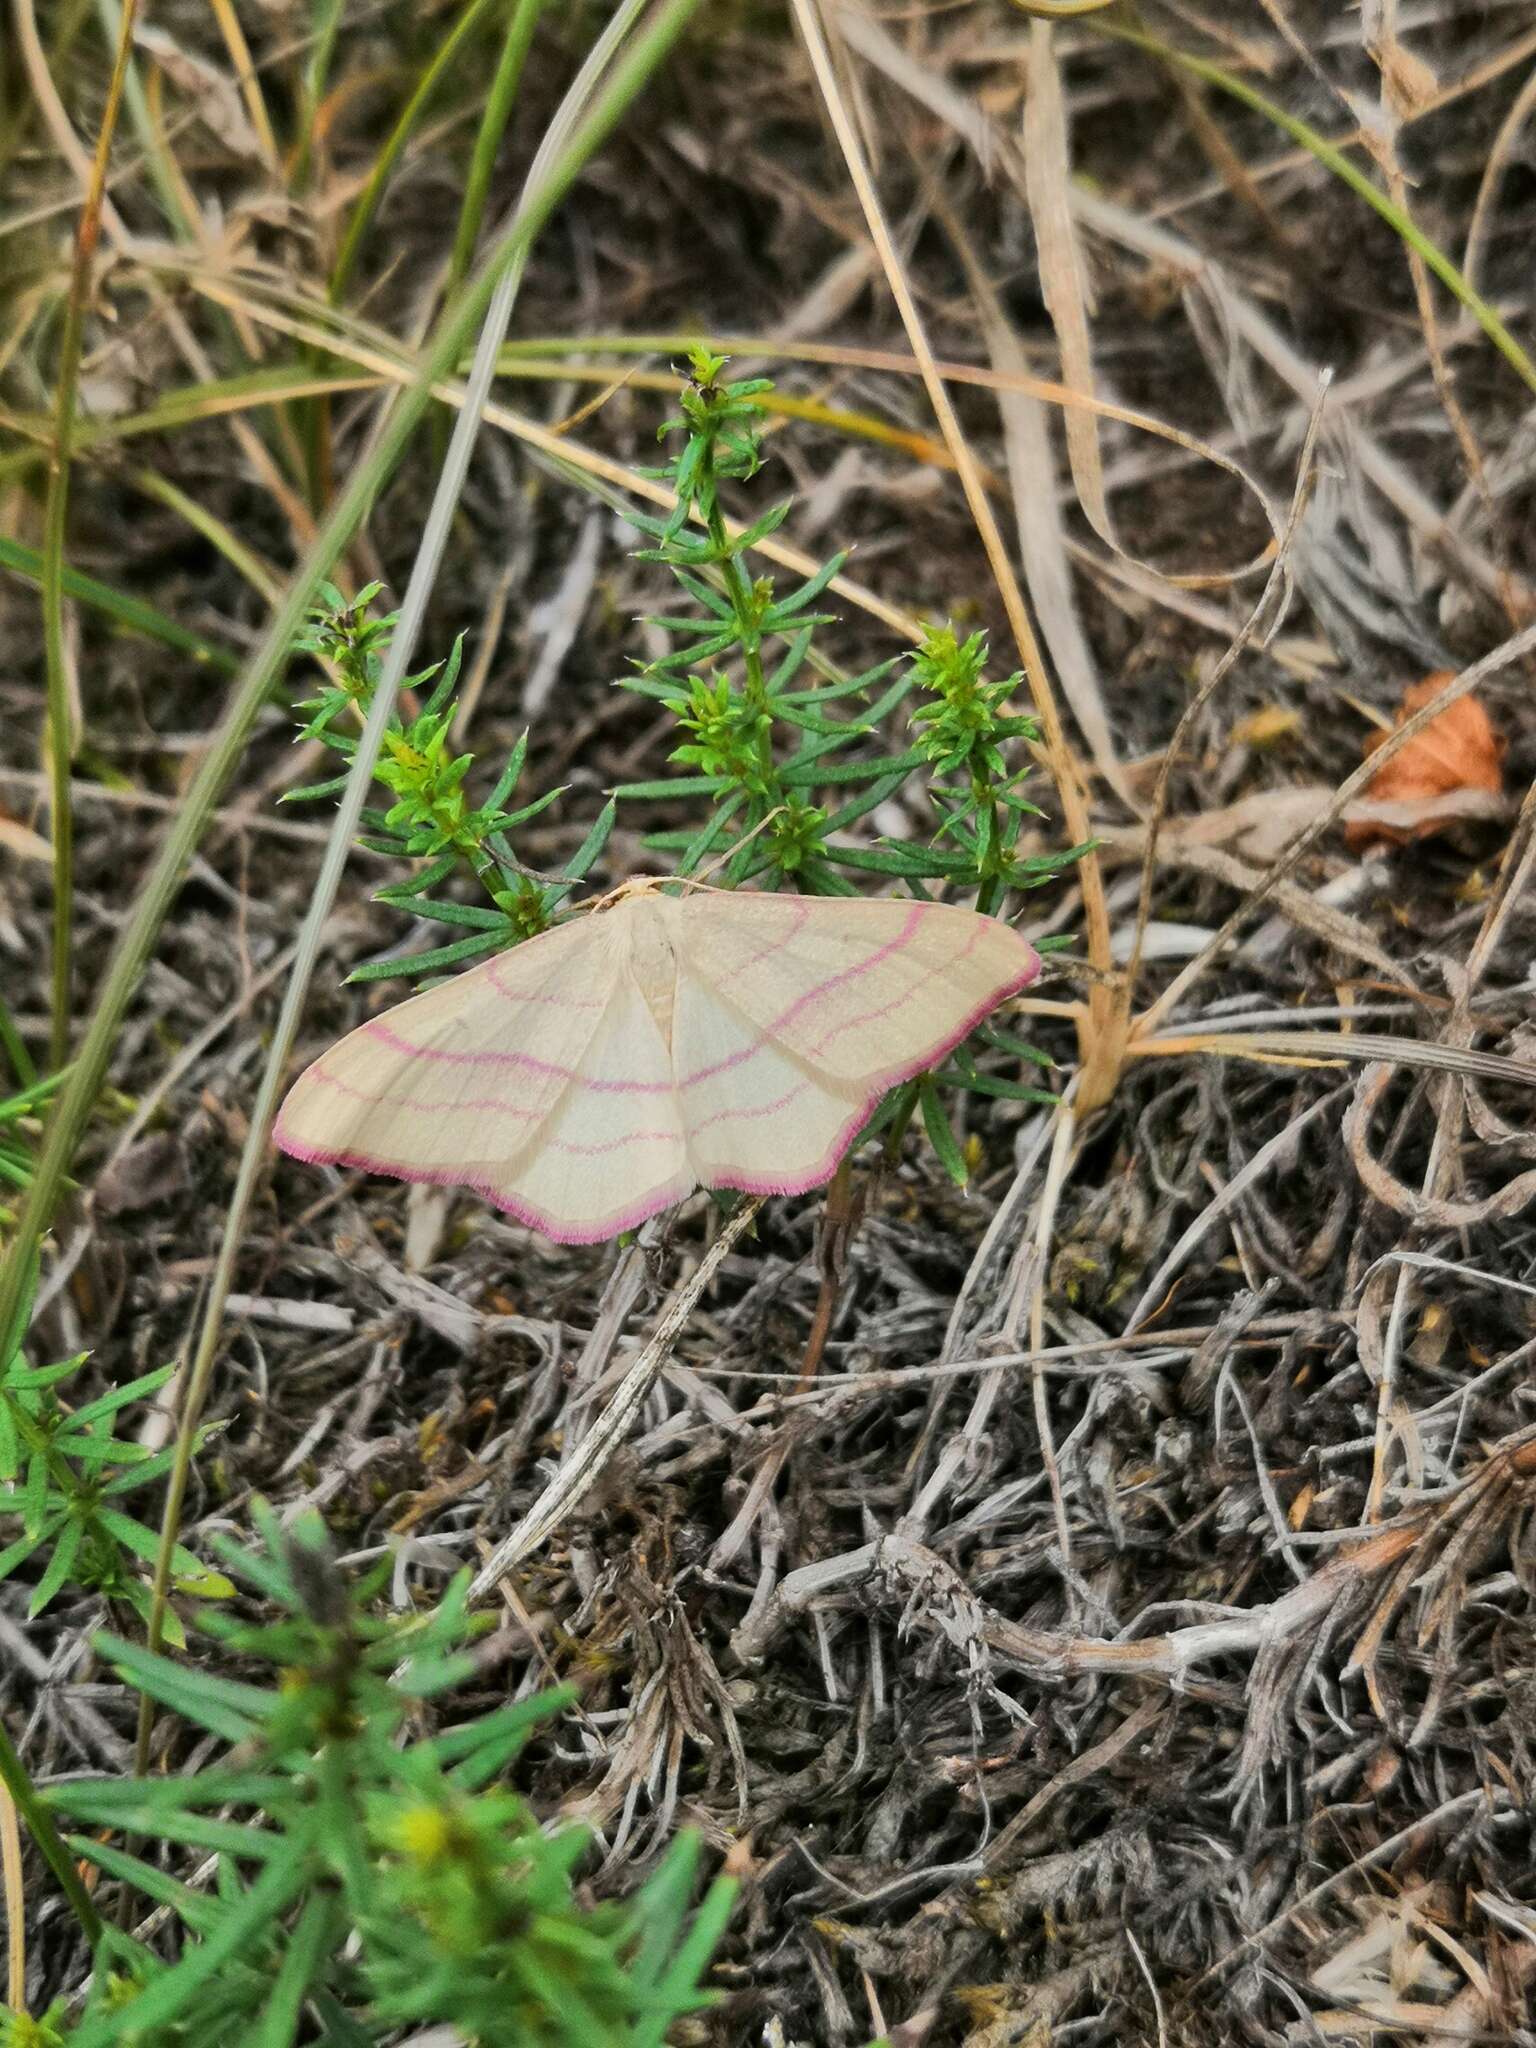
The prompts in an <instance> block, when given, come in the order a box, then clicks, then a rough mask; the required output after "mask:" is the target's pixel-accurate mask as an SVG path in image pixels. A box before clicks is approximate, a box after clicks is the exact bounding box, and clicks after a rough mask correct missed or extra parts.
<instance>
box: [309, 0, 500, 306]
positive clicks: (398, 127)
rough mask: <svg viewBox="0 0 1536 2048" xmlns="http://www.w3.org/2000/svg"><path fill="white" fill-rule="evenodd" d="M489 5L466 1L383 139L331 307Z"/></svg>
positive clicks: (350, 226)
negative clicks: (431, 105) (432, 102)
mask: <svg viewBox="0 0 1536 2048" xmlns="http://www.w3.org/2000/svg"><path fill="white" fill-rule="evenodd" d="M489 5H490V0H468V5H467V6H466V7H465V8H464V11H463V13H462V14H460V16H459V18H458V20H457V21H456V22H455V23H454V25H453V27H452V28H451V29H450V30H449V31H448V33H447V35H446V36H444V37H443V39H442V41H441V42H440V43H439V44H438V46H437V50H436V52H435V54H434V55H433V57H432V60H431V62H430V63H429V64H428V65H427V67H426V69H425V70H424V71H423V72H422V74H421V77H420V78H419V79H418V80H417V81H416V89H415V91H414V92H412V94H411V96H410V98H409V99H408V100H407V101H406V103H405V106H404V108H403V109H402V110H401V113H400V117H399V119H398V120H397V121H396V122H395V125H394V127H393V128H392V129H391V130H390V132H389V134H388V136H387V137H386V139H385V142H384V146H383V147H382V149H380V151H379V152H378V154H377V156H376V157H375V158H374V161H373V168H372V170H371V171H370V172H369V173H368V182H367V183H366V184H365V185H364V187H363V189H362V191H361V192H360V193H359V194H358V198H357V203H356V205H355V206H354V207H353V208H352V213H351V216H350V218H349V219H348V221H347V225H346V231H345V233H344V234H343V235H342V238H341V248H340V250H339V252H338V254H337V257H336V262H335V266H334V268H333V269H332V271H331V282H330V291H329V297H330V301H331V304H332V305H333V306H335V305H339V304H340V302H341V301H342V299H343V298H344V297H345V296H346V290H347V286H348V285H349V284H350V283H351V281H352V272H353V270H354V269H355V268H356V265H357V259H358V256H359V254H360V252H361V250H362V246H363V237H364V236H365V235H366V234H367V232H368V229H369V227H370V225H371V224H372V221H373V216H374V214H375V212H376V211H377V209H378V204H379V201H380V200H381V199H382V198H383V196H384V187H385V186H386V185H387V184H388V183H389V180H390V177H391V175H392V173H393V171H394V168H395V165H396V164H397V163H398V162H399V160H400V153H401V151H402V150H403V149H404V148H405V145H406V144H407V143H408V142H409V141H410V139H411V134H412V131H413V130H414V129H415V126H416V123H417V122H418V121H419V120H420V119H421V115H422V110H423V108H424V107H425V106H426V104H427V102H428V100H429V99H431V97H432V95H433V93H434V92H436V90H437V88H438V86H439V85H440V84H441V82H442V80H443V77H444V74H445V73H446V72H447V70H448V69H449V67H450V65H451V64H452V63H453V60H454V58H455V57H457V56H458V54H459V52H460V50H461V49H462V48H463V47H464V43H465V41H466V39H467V38H468V37H469V36H470V35H471V34H472V33H473V32H474V29H475V28H476V26H477V25H478V23H479V21H480V17H481V16H482V15H483V14H484V12H485V10H486V8H487V7H488V6H489Z"/></svg>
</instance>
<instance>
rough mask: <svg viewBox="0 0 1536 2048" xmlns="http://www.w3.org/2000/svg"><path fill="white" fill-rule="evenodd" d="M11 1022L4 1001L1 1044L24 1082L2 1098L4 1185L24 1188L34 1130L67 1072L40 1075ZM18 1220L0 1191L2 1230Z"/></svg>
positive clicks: (0, 1185)
mask: <svg viewBox="0 0 1536 2048" xmlns="http://www.w3.org/2000/svg"><path fill="white" fill-rule="evenodd" d="M10 1023H11V1020H10V1018H9V1016H8V1015H7V1014H6V1012H5V1006H4V1004H0V1044H3V1045H4V1046H5V1048H6V1050H7V1051H8V1052H9V1053H10V1055H11V1063H12V1065H13V1067H15V1069H16V1072H17V1078H18V1079H19V1080H20V1081H21V1084H22V1085H21V1086H20V1087H19V1088H17V1089H15V1090H14V1091H13V1092H12V1093H11V1094H9V1095H7V1096H5V1097H3V1098H0V1189H4V1188H5V1187H13V1188H23V1189H24V1188H26V1187H28V1186H29V1185H30V1184H31V1180H32V1148H31V1145H30V1143H29V1142H28V1138H29V1134H30V1130H31V1129H33V1128H35V1127H36V1125H37V1122H38V1120H39V1117H40V1115H41V1112H42V1111H44V1110H45V1109H46V1108H47V1106H48V1104H49V1103H50V1102H51V1101H52V1100H53V1097H54V1095H55V1094H56V1093H57V1091H58V1088H59V1084H60V1083H61V1082H62V1081H63V1079H64V1076H63V1074H46V1075H44V1076H43V1077H42V1078H41V1079H39V1078H38V1075H37V1070H36V1069H35V1068H34V1067H33V1065H32V1062H31V1061H30V1060H29V1059H28V1058H27V1057H26V1053H25V1050H24V1048H23V1046H22V1043H21V1040H20V1038H18V1037H16V1036H15V1035H14V1033H13V1031H12V1030H11V1028H10ZM15 1221H16V1213H15V1211H14V1210H13V1209H11V1208H10V1207H9V1206H8V1205H7V1203H6V1202H5V1199H4V1196H3V1194H0V1230H6V1229H9V1228H10V1227H11V1225H13V1224H14V1223H15Z"/></svg>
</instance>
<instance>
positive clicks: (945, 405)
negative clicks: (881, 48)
mask: <svg viewBox="0 0 1536 2048" xmlns="http://www.w3.org/2000/svg"><path fill="white" fill-rule="evenodd" d="M794 10H795V19H796V22H797V23H798V25H799V28H800V33H801V35H802V37H803V38H804V41H805V45H806V48H807V50H808V52H809V54H810V59H811V68H812V70H813V72H814V73H815V77H816V84H817V89H818V91H819V92H820V94H821V97H822V101H823V103H824V105H825V106H826V109H827V112H828V115H829V117H830V118H831V121H832V125H833V130H834V132H835V134H836V136H837V140H838V146H839V148H840V149H841V150H842V153H843V158H844V161H845V163H846V164H847V166H848V171H849V176H850V178H851V179H852V182H853V186H854V190H855V192H856V193H857V195H858V200H859V205H860V207H861V208H862V210H863V213H864V217H865V220H866V221H867V222H868V224H869V230H870V233H871V235H872V236H873V238H874V241H875V246H876V248H877V250H878V251H879V254H880V261H881V267H882V269H883V270H884V273H885V278H886V283H887V284H888V286H889V287H890V290H891V294H892V296H893V298H894V299H895V301H896V306H897V310H898V311H899V313H900V315H901V322H902V326H903V327H904V328H905V329H906V333H907V339H908V342H909V343H910V345H911V348H912V353H913V355H914V356H916V358H917V361H918V363H919V366H920V368H921V371H922V377H923V385H924V389H925V390H926V391H927V394H928V402H929V404H930V405H931V406H932V407H933V411H934V416H935V417H936V419H937V420H938V423H939V427H940V431H941V432H942V433H943V436H944V440H945V444H946V446H947V447H948V448H949V451H950V454H951V456H952V458H953V460H954V464H955V469H956V473H957V474H958V476H959V478H960V482H961V486H962V488H963V490H964V492H965V499H966V505H967V507H968V508H969V511H970V514H971V518H972V520H973V521H974V523H975V526H976V530H977V533H978V534H979V536H980V538H981V543H982V546H983V548H984V550H985V552H986V557H987V564H988V567H989V568H990V570H991V573H992V577H993V581H994V582H995V583H996V585H997V589H998V593H999V595H1000V596H1001V598H1002V601H1003V606H1004V609H1005V610H1006V612H1007V614H1008V623H1009V627H1010V629H1011V630H1012V633H1013V638H1014V644H1015V646H1016V648H1017V650H1018V655H1019V660H1020V662H1021V663H1022V665H1023V669H1024V676H1025V680H1026V682H1027V684H1028V686H1029V694H1030V699H1031V702H1032V704H1033V706H1034V710H1035V714H1036V716H1037V717H1038V719H1039V721H1040V731H1041V735H1042V738H1043V742H1044V746H1045V751H1046V756H1047V759H1048V760H1049V763H1050V768H1051V773H1052V776H1053V777H1054V779H1055V783H1056V790H1057V794H1058V796H1059V798H1060V801H1061V808H1062V819H1063V823H1064V824H1065V826H1066V831H1067V837H1068V841H1069V843H1074V844H1079V845H1080V844H1083V843H1084V842H1085V841H1087V840H1088V838H1089V837H1090V836H1091V834H1090V829H1089V818H1088V808H1087V803H1086V800H1085V797H1084V794H1083V789H1082V785H1081V783H1080V781H1079V779H1078V773H1077V767H1076V764H1075V762H1074V761H1073V759H1072V756H1071V753H1070V750H1069V749H1068V747H1067V744H1066V735H1065V733H1064V732H1063V730H1062V725H1061V716H1060V713H1059V712H1058V710H1057V708H1056V699H1055V696H1054V693H1053V692H1052V689H1051V684H1050V679H1049V677H1048V676H1047V675H1046V672H1045V665H1044V663H1043V661H1042V660H1041V657H1040V649H1039V646H1038V644H1037V642H1036V640H1035V633H1034V628H1033V626H1032V625H1031V624H1030V620H1029V614H1028V611H1027V610H1026V608H1025V605H1024V599H1023V595H1022V593H1021V592H1020V590H1019V587H1018V582H1017V579H1016V578H1015V576H1014V573H1013V568H1012V564H1011V563H1010V561H1009V559H1008V552H1007V549H1006V548H1005V547H1004V545H1003V538H1002V534H1001V533H1000V532H999V530H998V525H997V521H996V519H995V517H994V516H993V512H992V508H991V505H990V503H989V501H988V498H987V493H986V490H985V487H984V485H983V483H982V481H981V477H980V475H979V473H978V468H977V463H976V459H975V456H974V455H973V454H972V452H971V448H970V445H969V443H968V442H967V441H966V439H965V436H964V435H963V434H962V432H961V429H960V424H959V421H958V420H957V419H956V417H955V410H954V406H953V405H952V403H951V402H950V397H949V393H948V391H947V390H946V389H945V386H944V380H943V378H942V377H941V376H940V375H939V373H938V368H937V365H936V364H935V362H934V358H933V352H932V350H931V348H930V347H929V344H928V337H927V333H926V331H925V329H924V326H923V322H922V318H921V316H920V314H919V312H918V308H917V303H916V300H915V299H914V297H913V295H912V291H911V288H910V286H909V284H908V282H907V279H906V276H905V274H904V271H903V268H902V265H901V262H900V259H899V257H898V254H897V251H896V248H895V245H894V243H893V242H892V240H891V236H890V231H889V229H888V228H887V226H886V222H885V217H884V214H883V212H882V211H881V207H880V203H879V199H878V197H877V195H876V192H875V188H874V184H873V181H872V179H871V177H870V174H869V168H868V166H867V164H866V163H865V162H864V159H863V154H862V152H861V150H860V148H859V144H858V139H857V137H856V135H855V133H854V129H853V125H852V123H851V121H850V120H849V118H848V115H847V111H846V109H845V107H844V105H843V100H842V95H841V92H840V89H839V86H838V81H837V77H836V73H835V71H834V69H833V66H832V61H831V56H830V53H829V51H828V48H827V43H826V38H825V36H824V34H823V32H822V26H821V21H820V14H819V8H818V5H817V0H794ZM1078 873H1079V877H1080V880H1081V886H1082V891H1083V911H1084V918H1085V922H1086V926H1087V937H1088V952H1089V957H1090V959H1091V960H1092V962H1093V964H1094V965H1095V967H1098V968H1100V969H1103V970H1107V969H1108V968H1109V965H1110V947H1109V918H1108V913H1107V911H1106V908H1105V903H1104V884H1103V878H1102V876H1101V875H1100V872H1099V866H1098V862H1097V861H1096V860H1095V858H1094V857H1093V855H1092V854H1089V855H1088V856H1087V857H1086V858H1085V859H1084V861H1083V862H1082V863H1081V865H1080V867H1079V870H1078ZM1121 1037H1122V1034H1121V1029H1120V1024H1119V1020H1117V1019H1116V1017H1115V1015H1114V1011H1113V1007H1112V1005H1111V1003H1110V1001H1109V992H1108V989H1107V988H1105V987H1103V986H1100V985H1095V986H1094V988H1093V989H1092V990H1091V991H1090V994H1089V1028H1088V1031H1087V1034H1086V1039H1085V1042H1084V1045H1083V1057H1084V1062H1085V1074H1084V1082H1083V1088H1084V1093H1085V1096H1086V1097H1087V1098H1088V1099H1089V1100H1090V1101H1091V1102H1093V1103H1097V1102H1098V1101H1101V1100H1104V1099H1107V1097H1108V1095H1110V1094H1111V1093H1113V1089H1114V1081H1115V1076H1116V1075H1117V1074H1118V1072H1119V1065H1120V1054H1121Z"/></svg>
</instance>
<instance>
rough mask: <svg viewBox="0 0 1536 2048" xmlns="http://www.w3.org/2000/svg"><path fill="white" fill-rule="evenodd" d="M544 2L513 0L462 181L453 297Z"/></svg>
mask: <svg viewBox="0 0 1536 2048" xmlns="http://www.w3.org/2000/svg"><path fill="white" fill-rule="evenodd" d="M544 5H545V0H514V5H513V9H512V18H511V20H510V21H509V22H508V23H507V33H506V38H505V40H504V41H503V43H502V46H501V55H500V57H499V58H498V59H497V63H496V72H495V76H494V77H493V78H492V80H491V90H490V92H489V94H488V95H487V98H486V102H485V112H484V113H483V114H482V115H481V117H480V127H479V130H478V132H477V133H476V136H475V147H474V153H473V154H472V155H471V157H470V160H469V175H468V176H467V178H466V179H465V181H464V203H463V205H462V206H461V207H460V208H459V225H458V228H457V230H456V231H455V233H454V238H453V252H452V254H451V255H450V256H449V258H448V277H447V285H446V289H447V291H448V293H449V294H450V296H451V295H452V294H453V293H454V292H456V291H457V290H458V288H459V286H460V284H461V283H462V282H463V280H464V278H465V277H466V276H467V275H468V273H469V266H470V263H471V262H472V261H473V259H474V253H475V243H476V242H477V241H478V240H479V239H480V223H481V222H482V221H483V220H484V218H485V206H486V200H487V198H488V197H489V195H490V189H491V178H492V176H493V174H494V172H495V169H496V158H497V155H498V153H499V152H500V149H501V138H502V136H503V135H504V134H505V133H506V128H507V123H508V121H509V120H510V119H511V117H512V103H513V101H514V100H515V99H516V98H517V88H518V86H519V84H520V83H521V82H522V76H523V65H524V64H525V63H526V61H527V58H528V50H529V46H530V44H531V43H532V41H533V31H534V29H535V28H536V27H537V26H538V20H539V16H540V15H541V14H542V13H543V11H544Z"/></svg>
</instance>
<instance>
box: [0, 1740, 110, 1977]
mask: <svg viewBox="0 0 1536 2048" xmlns="http://www.w3.org/2000/svg"><path fill="white" fill-rule="evenodd" d="M0 1782H3V1783H4V1786H5V1789H6V1791H7V1792H9V1794H10V1795H11V1800H12V1803H13V1804H14V1806H15V1808H16V1811H17V1812H18V1813H19V1814H20V1815H21V1817H22V1819H23V1821H25V1823H26V1825H27V1830H28V1832H29V1833H30V1834H31V1837H32V1839H33V1841H34V1842H36V1844H37V1846H38V1849H39V1850H40V1852H41V1854H42V1858H43V1861H44V1862H45V1863H46V1864H47V1865H48V1868H49V1869H50V1870H51V1871H52V1872H53V1874H54V1876H55V1877H56V1878H57V1879H58V1881H59V1890H60V1891H61V1892H63V1894H64V1896H65V1898H66V1899H67V1900H68V1901H69V1905H70V1910H71V1911H72V1912H73V1914H74V1916H75V1918H76V1919H77V1920H78V1921H79V1922H80V1928H81V1932H82V1933H83V1934H84V1936H85V1938H86V1940H87V1941H88V1942H89V1943H90V1944H91V1946H92V1948H94V1947H95V1946H96V1944H97V1942H98V1941H100V1939H101V1936H102V1924H101V1915H100V1914H99V1913H98V1912H97V1911H96V1908H95V1907H94V1906H93V1905H92V1904H91V1900H90V1894H89V1893H88V1892H87V1891H86V1889H85V1886H84V1885H83V1884H82V1883H81V1882H80V1878H79V1874H78V1872H77V1871H76V1869H75V1866H74V1863H73V1861H72V1860H71V1857H70V1853H69V1850H68V1849H67V1848H66V1847H65V1845H64V1842H63V1839H62V1837H61V1836H60V1834H59V1831H58V1829H57V1828H56V1827H55V1826H54V1824H53V1815H52V1814H51V1813H50V1812H49V1811H48V1809H47V1807H46V1806H44V1805H43V1803H42V1801H41V1800H40V1799H39V1798H38V1796H37V1787H36V1786H35V1785H34V1784H33V1783H32V1779H31V1777H30V1776H29V1774H28V1771H27V1767H26V1765H25V1764H24V1763H23V1762H22V1760H21V1758H20V1756H19V1755H18V1754H17V1752H16V1746H15V1744H14V1743H13V1742H12V1741H11V1738H10V1736H9V1735H8V1734H7V1733H6V1730H5V1725H4V1723H3V1722H0Z"/></svg>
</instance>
